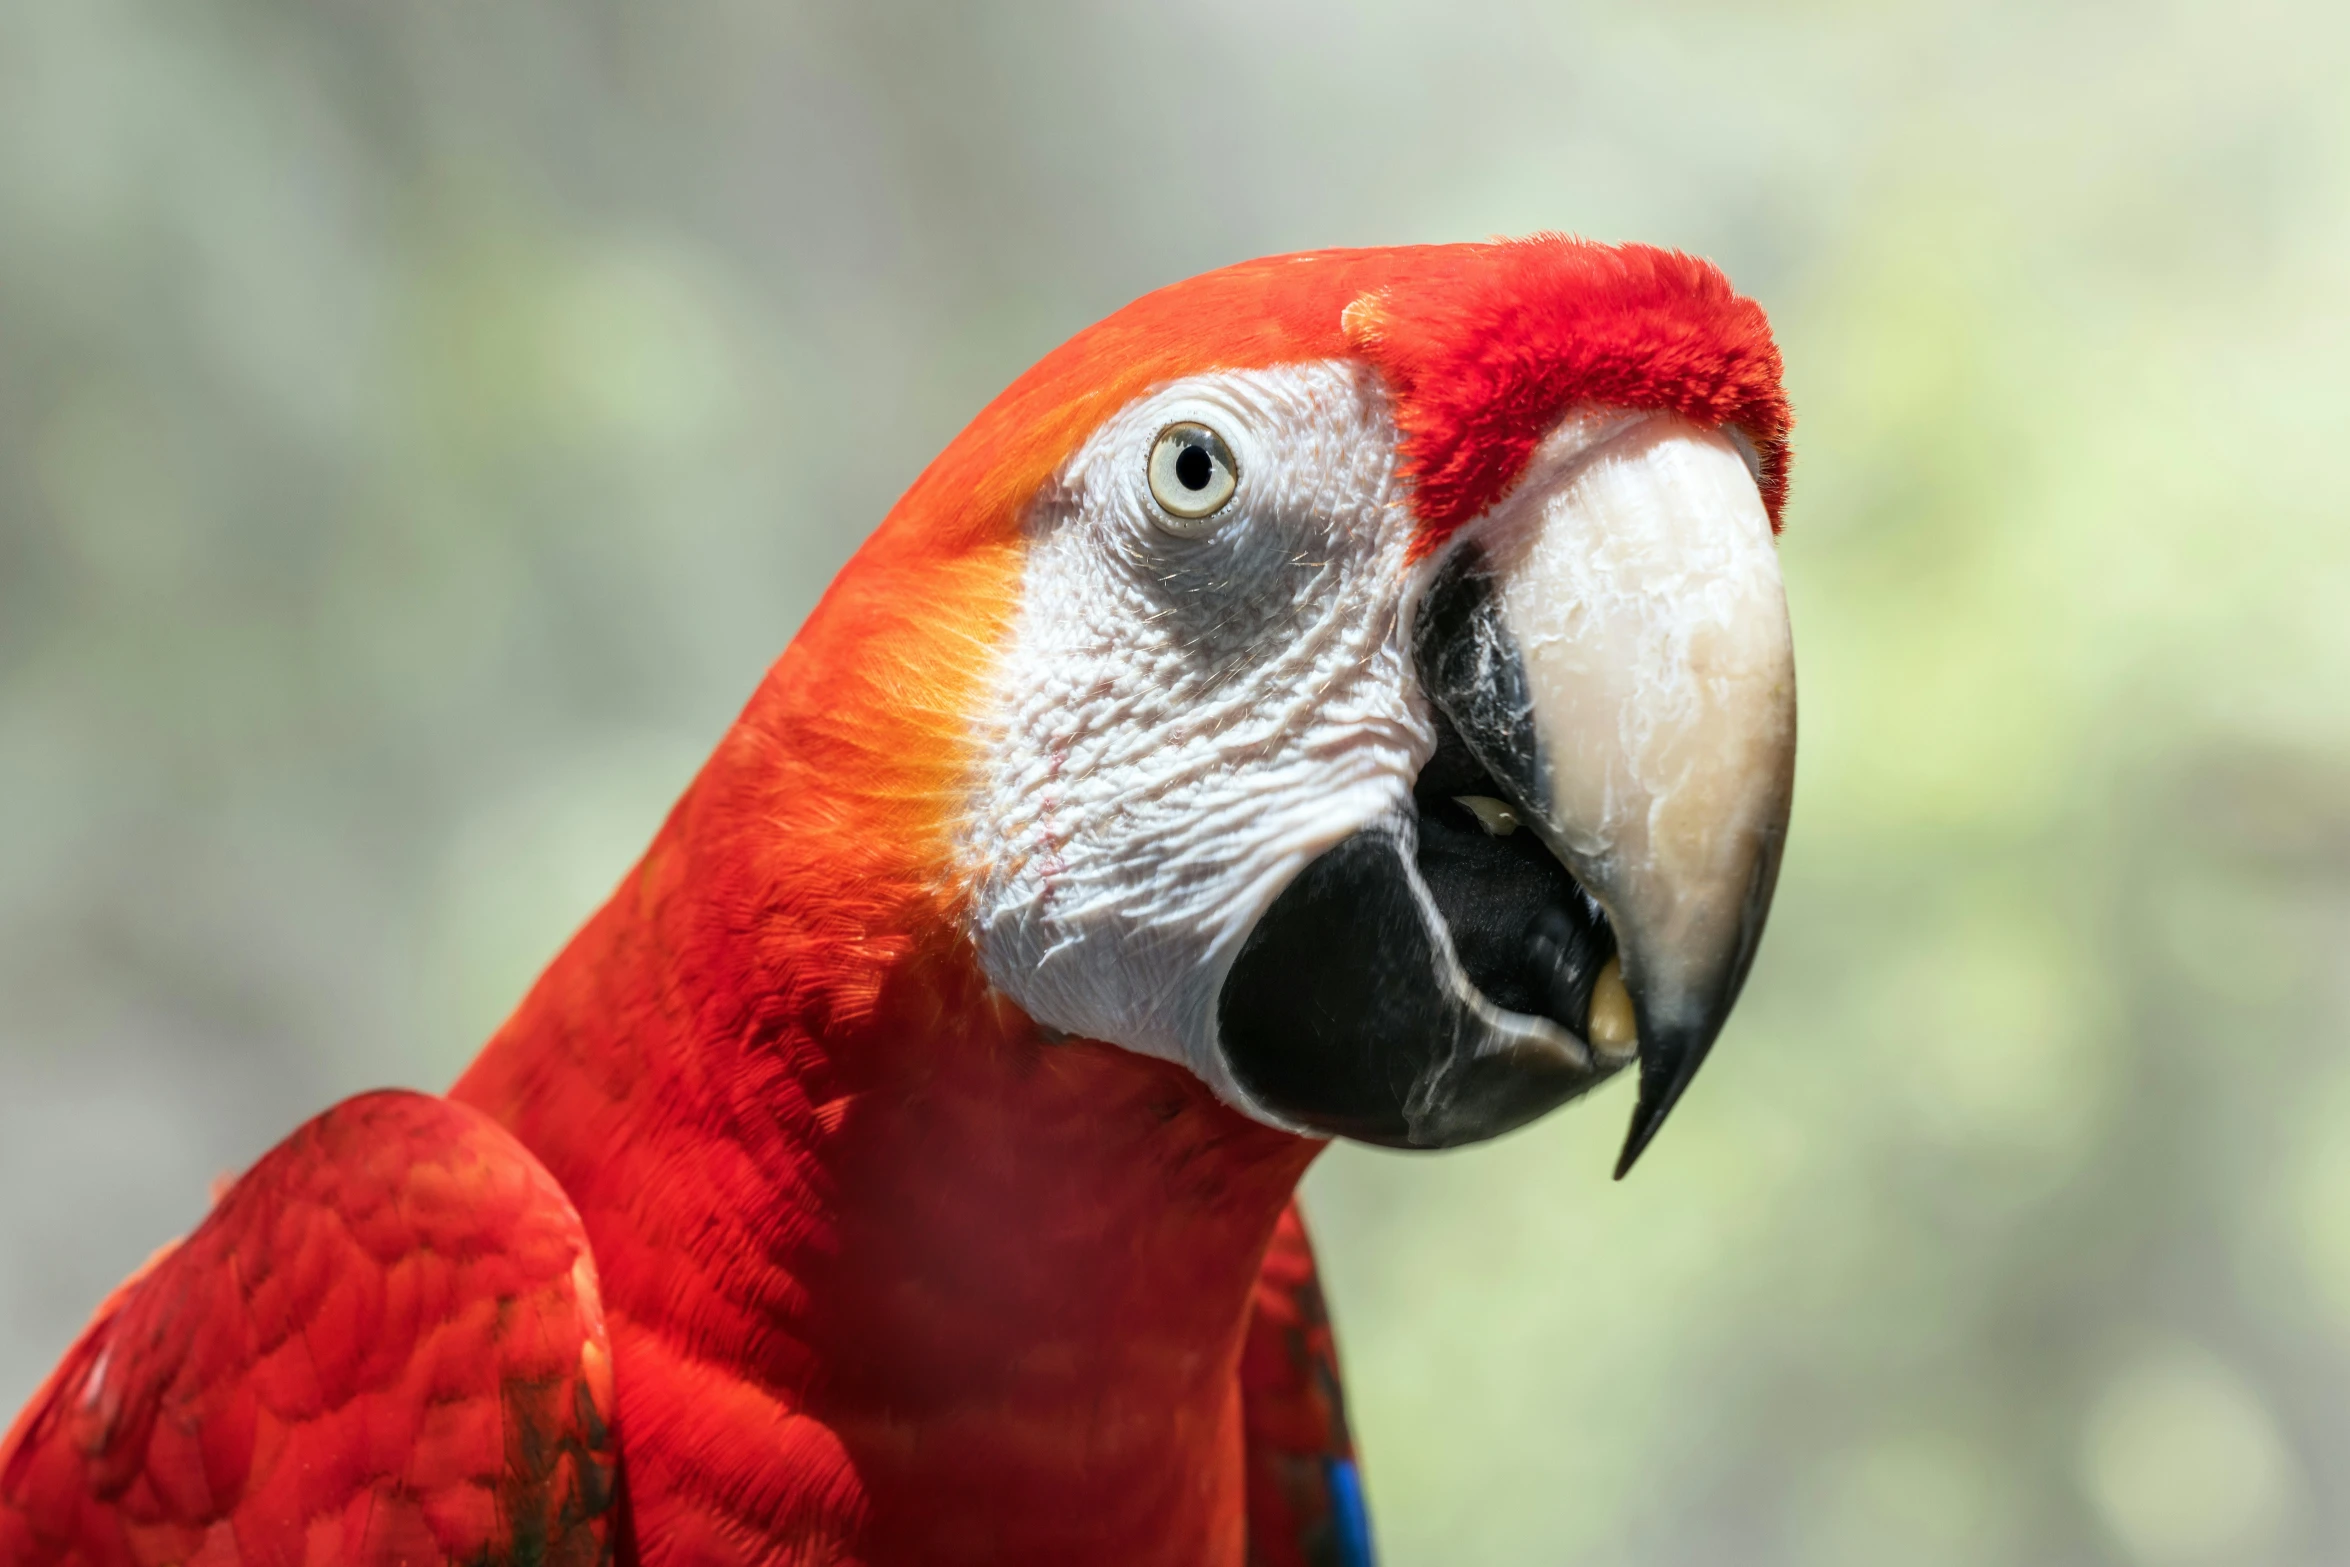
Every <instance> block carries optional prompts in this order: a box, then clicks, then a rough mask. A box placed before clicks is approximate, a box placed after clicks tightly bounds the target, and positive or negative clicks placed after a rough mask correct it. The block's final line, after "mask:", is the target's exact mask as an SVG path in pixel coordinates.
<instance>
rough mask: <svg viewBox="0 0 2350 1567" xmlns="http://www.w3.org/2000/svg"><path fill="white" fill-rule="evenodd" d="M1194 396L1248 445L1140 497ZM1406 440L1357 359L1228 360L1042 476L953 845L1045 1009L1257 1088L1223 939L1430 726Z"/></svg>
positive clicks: (1033, 1005) (1382, 785) (989, 953)
mask: <svg viewBox="0 0 2350 1567" xmlns="http://www.w3.org/2000/svg"><path fill="white" fill-rule="evenodd" d="M1182 423H1192V424H1198V425H1204V426H1206V427H1207V428H1208V429H1210V430H1213V431H1214V432H1215V433H1216V434H1217V435H1218V436H1220V437H1221V438H1222V439H1223V441H1224V442H1225V443H1226V444H1227V446H1228V447H1229V448H1230V451H1231V454H1232V457H1233V459H1234V462H1235V465H1236V467H1237V469H1238V475H1239V480H1238V484H1237V486H1236V487H1235V489H1234V492H1233V495H1232V498H1231V499H1230V500H1229V501H1228V502H1226V503H1225V505H1224V506H1223V507H1222V508H1221V509H1220V510H1218V511H1217V512H1216V513H1215V514H1214V516H1213V517H1212V518H1209V519H1203V520H1192V519H1184V518H1171V517H1170V514H1168V513H1167V512H1166V511H1165V510H1164V509H1163V508H1162V507H1160V506H1159V504H1158V503H1157V502H1156V501H1154V500H1153V498H1152V494H1151V489H1150V484H1149V477H1148V470H1149V465H1150V456H1151V452H1152V448H1153V446H1154V444H1155V443H1156V441H1157V439H1158V437H1159V435H1160V433H1161V432H1162V431H1165V430H1167V429H1168V428H1169V427H1170V426H1174V425H1177V424H1182ZM1395 447H1396V438H1395V430H1394V426H1393V423H1392V421H1391V420H1390V418H1389V416H1388V412H1387V405H1386V398H1385V395H1384V393H1383V392H1382V391H1381V389H1380V387H1379V384H1378V381H1377V378H1376V377H1375V376H1374V375H1373V374H1372V373H1371V372H1369V371H1367V370H1365V369H1363V368H1361V367H1359V366H1355V365H1351V364H1347V363H1344V362H1324V363H1318V364H1308V365H1297V366H1288V367H1282V368H1276V369H1270V370H1253V371H1232V372H1226V373H1222V374H1217V375H1208V376H1200V377H1195V378H1192V379H1189V380H1185V381H1181V382H1178V383H1175V384H1174V385H1171V386H1168V387H1166V388H1164V389H1162V390H1161V391H1159V392H1157V393H1154V394H1153V395H1151V396H1148V397H1145V398H1142V399H1140V400H1139V401H1137V402H1136V403H1134V404H1132V405H1130V406H1129V407H1127V408H1126V409H1124V410H1122V411H1121V412H1120V413H1119V414H1117V415H1116V416H1114V417H1113V418H1112V419H1111V420H1109V421H1108V423H1106V424H1105V425H1104V426H1103V427H1102V428H1101V429H1099V430H1097V431H1096V432H1095V433H1094V435H1093V437H1092V438H1091V439H1090V440H1088V441H1087V442H1086V444H1085V446H1084V447H1083V448H1082V449H1081V450H1080V451H1079V452H1078V453H1077V454H1076V456H1075V457H1073V458H1072V459H1071V460H1070V461H1069V463H1068V464H1067V465H1066V467H1065V468H1064V469H1063V471H1062V472H1061V474H1060V475H1059V476H1058V478H1057V481H1056V482H1055V484H1054V485H1053V486H1052V487H1050V488H1049V489H1048V490H1047V491H1046V493H1045V494H1044V495H1043V496H1042V497H1041V498H1040V500H1039V502H1038V503H1037V506H1036V509H1035V511H1034V513H1033V514H1032V516H1031V518H1030V521H1029V526H1030V528H1031V530H1032V535H1033V537H1032V543H1031V545H1030V549H1029V555H1028V561H1027V567H1026V575H1025V581H1024V586H1023V594H1022V600H1021V608H1020V611H1019V614H1018V616H1017V617H1016V622H1015V625H1014V628H1013V631H1012V635H1011V640H1010V644H1009V646H1008V647H1007V648H1006V650H1005V652H1004V655H1003V658H1002V661H1001V663H1000V665H999V666H998V670H997V675H996V681H995V690H994V699H993V704H992V713H993V718H992V721H991V722H990V723H989V725H988V727H987V728H986V729H985V730H984V731H983V735H982V748H981V755H980V762H979V768H978V776H977V780H976V796H977V797H976V798H975V799H974V801H973V804H972V810H971V814H970V818H969V820H970V823H971V825H970V828H969V829H968V830H967V832H966V834H965V837H964V840H963V844H962V848H963V853H964V855H965V863H966V865H967V867H968V869H969V874H970V876H971V883H972V887H973V899H972V931H973V937H974V939H975V941H976V943H977V945H978V950H979V957H980V963H981V966H982V968H983V969H984V971H985V972H986V974H987V976H988V978H989V980H990V981H991V982H992V983H993V984H994V985H995V986H996V987H997V988H998V989H999V990H1001V991H1003V992H1004V993H1005V994H1006V995H1007V996H1009V997H1010V998H1011V999H1012V1000H1013V1001H1014V1002H1016V1003H1018V1004H1019V1006H1020V1007H1021V1008H1022V1009H1023V1010H1025V1011H1026V1012H1027V1013H1028V1014H1029V1016H1031V1017H1033V1018H1034V1019H1036V1021H1037V1022H1039V1023H1041V1024H1044V1025H1046V1026H1047V1027H1050V1028H1054V1029H1059V1030H1061V1031H1063V1032H1065V1033H1070V1034H1075V1035H1081V1036H1084V1037H1087V1038H1093V1039H1103V1040H1108V1041H1110V1042H1112V1043H1116V1044H1120V1045H1124V1046H1126V1047H1127V1048H1129V1049H1132V1050H1137V1051H1141V1052H1143V1053H1146V1054H1149V1055H1155V1056H1162V1057H1165V1058H1167V1059H1169V1060H1173V1061H1179V1062H1181V1063H1183V1064H1184V1065H1186V1066H1188V1067H1190V1068H1191V1070H1192V1071H1193V1072H1195V1073H1197V1074H1198V1075H1199V1076H1200V1077H1201V1078H1202V1079H1204V1080H1205V1081H1206V1082H1207V1083H1208V1084H1209V1086H1210V1087H1212V1088H1214V1089H1215V1090H1216V1091H1217V1093H1218V1094H1220V1095H1222V1096H1223V1097H1224V1098H1226V1099H1227V1100H1229V1101H1231V1102H1233V1103H1236V1104H1245V1102H1246V1101H1245V1096H1244V1095H1243V1094H1242V1093H1241V1092H1240V1090H1239V1089H1238V1088H1237V1086H1236V1085H1235V1084H1234V1083H1233V1082H1232V1081H1231V1077H1230V1072H1229V1069H1228V1068H1227V1066H1226V1065H1225V1063H1224V1061H1223V1058H1222V1054H1221V1052H1220V1051H1219V1050H1218V1049H1217V1046H1216V1023H1215V1011H1216V998H1217V993H1218V991H1219V989H1220V988H1221V987H1222V985H1223V982H1224V976H1225V975H1226V973H1227V972H1228V971H1229V970H1230V968H1231V966H1232V960H1233V958H1234V957H1235V955H1236V954H1237V953H1238V951H1239V948H1240V945H1241V943H1242V942H1243V941H1244V940H1245V939H1246V938H1247V936H1248V933H1249V930H1250V928H1251V927H1252V926H1253V925H1254V923H1255V922H1256V919H1257V917H1258V916H1259V915H1260V914H1261V913H1262V912H1263V911H1264V910H1265V908H1266V907H1267V906H1268V905H1270V904H1271V903H1272V901H1273V899H1274V898H1275V897H1277V896H1278V895H1279V894H1280V892H1281V890H1282V889H1283V888H1284V887H1285V886H1287V885H1288V883H1289V882H1290V880H1291V879H1292V878H1293V877H1294V876H1295V875H1296V874H1297V873H1298V872H1299V871H1300V870H1301V869H1303V868H1304V866H1305V865H1307V864H1308V863H1309V862H1310V861H1312V860H1313V859H1314V858H1315V857H1316V856H1317V855H1319V854H1320V853H1321V852H1322V851H1323V850H1325V849H1327V848H1329V847H1330V846H1331V845H1332V844H1334V843H1336V842H1338V841H1339V840H1340V839H1342V838H1344V837H1346V836H1347V835H1348V834H1350V833H1352V832H1354V831H1355V830H1356V829H1358V828H1360V827H1363V826H1366V825H1368V824H1370V823H1372V822H1375V821H1379V820H1381V819H1383V818H1396V817H1400V816H1408V814H1409V810H1410V797H1411V786H1412V780H1413V778H1414V777H1416V776H1417V774H1418V772H1419V768H1420V765H1421V763H1422V762H1424V761H1425V760H1426V758H1427V756H1428V754H1429V752H1430V750H1431V749H1432V748H1433V747H1434V744H1435V736H1434V731H1433V729H1432V727H1431V725H1430V722H1429V719H1428V717H1427V716H1426V707H1425V704H1424V703H1422V702H1421V701H1420V699H1419V698H1418V697H1417V695H1416V692H1415V690H1414V682H1413V680H1412V678H1411V671H1410V654H1409V652H1408V650H1407V647H1406V640H1405V636H1404V632H1403V627H1402V626H1401V624H1400V610H1399V606H1400V605H1401V603H1402V601H1403V598H1404V595H1405V586H1406V581H1407V577H1408V576H1409V575H1410V572H1409V568H1408V567H1407V565H1406V555H1407V553H1408V551H1409V548H1410V544H1411V538H1412V531H1413V521H1412V517H1411V513H1410V509H1409V507H1408V505H1407V504H1406V501H1405V498H1404V492H1403V489H1402V486H1401V484H1400V482H1399V479H1398V476H1397V475H1396V473H1395V469H1394V464H1395ZM1365 957H1366V959H1367V960H1375V955H1373V954H1365Z"/></svg>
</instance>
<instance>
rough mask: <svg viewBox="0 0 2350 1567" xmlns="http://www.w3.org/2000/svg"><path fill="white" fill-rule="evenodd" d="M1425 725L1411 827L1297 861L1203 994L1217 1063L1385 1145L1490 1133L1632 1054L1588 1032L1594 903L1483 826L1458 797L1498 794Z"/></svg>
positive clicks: (1439, 1144) (1531, 854)
mask: <svg viewBox="0 0 2350 1567" xmlns="http://www.w3.org/2000/svg"><path fill="white" fill-rule="evenodd" d="M1438 731H1439V739H1438V744H1437V749H1436V754H1435V755H1434V756H1433V757H1431V758H1430V759H1429V761H1428V763H1427V765H1426V766H1425V767H1424V768H1423V769H1422V770H1421V774H1420V779H1419V783H1418V786H1417V788H1416V789H1415V791H1414V798H1413V804H1414V807H1415V812H1414V816H1413V818H1412V819H1411V820H1409V821H1397V822H1393V823H1387V824H1382V825H1380V826H1378V827H1373V828H1369V829H1366V830H1364V831H1362V832H1358V833H1355V834H1353V835H1352V836H1350V837H1348V838H1346V839H1344V840H1342V841H1341V842H1339V843H1338V844H1336V845H1334V846H1333V847H1332V848H1330V849H1329V850H1327V851H1326V852H1325V853H1323V854H1322V855H1321V856H1320V857H1319V858H1318V859H1316V860H1315V861H1314V862H1313V863H1312V864H1310V865H1308V866H1307V867H1306V869H1305V870H1304V871H1303V872H1302V873H1301V874H1300V875H1299V876H1298V877H1297V879H1296V880H1295V881H1293V882H1291V883H1290V885H1289V886H1288V888H1287V889H1285V890H1284V891H1283V892H1282V894H1281V895H1280V897H1278V898H1276V899H1275V900H1274V902H1273V905H1272V907H1271V908H1269V909H1267V910H1266V912H1265V914H1264V915H1263V917H1261V918H1260V919H1259V920H1258V922H1257V925H1256V928H1255V929H1254V930H1253V931H1252V932H1251V933H1250V936H1249V939H1248V941H1247V943H1246V944H1245V945H1244V946H1243V947H1242V949H1241V953H1240V956H1239V958H1238V959H1237V960H1236V961H1235V962H1234V964H1233V966H1232V971H1231V973H1230V975H1229V976H1228V977H1227V978H1226V980H1225V982H1224V988H1223V992H1222V994H1221V997H1220V998H1219V1002H1218V1022H1219V1024H1220V1027H1221V1032H1222V1038H1223V1045H1224V1051H1225V1056H1226V1059H1227V1060H1228V1061H1230V1063H1231V1064H1232V1068H1233V1072H1234V1075H1235V1076H1236V1077H1237V1078H1238V1079H1239V1081H1240V1083H1241V1085H1242V1086H1243V1087H1244V1088H1246V1089H1247V1090H1248V1092H1249V1093H1250V1094H1252V1095H1253V1096H1255V1098H1256V1099H1257V1101H1258V1102H1259V1103H1260V1104H1262V1105H1264V1106H1265V1107H1266V1108H1267V1109H1269V1110H1272V1111H1273V1112H1275V1113H1276V1114H1278V1115H1280V1116H1282V1117H1283V1118H1284V1119H1287V1120H1289V1121H1291V1122H1292V1123H1294V1124H1296V1125H1299V1126H1302V1127H1306V1128H1309V1129H1311V1130H1314V1131H1318V1132H1324V1133H1329V1134H1333V1135H1337V1136H1343V1137H1352V1138H1355V1139H1357V1140H1358V1141H1363V1142H1371V1143H1379V1144H1384V1145H1386V1146H1389V1147H1399V1148H1444V1147H1451V1146H1454V1145H1456V1144H1459V1143H1469V1142H1477V1141H1480V1140H1482V1139H1484V1138H1488V1137H1494V1136H1497V1135H1499V1134H1500V1133H1503V1132H1506V1131H1509V1130H1511V1129H1512V1128H1514V1127H1518V1126H1522V1125H1524V1124H1525V1123H1526V1122H1528V1121H1531V1120H1533V1119H1534V1118H1536V1117H1537V1116H1539V1115H1541V1114H1543V1113H1544V1112H1545V1111H1547V1110H1550V1109H1553V1108H1555V1107H1556V1106H1558V1105H1560V1104H1562V1103H1564V1102H1565V1101H1567V1100H1569V1099H1572V1098H1574V1097H1575V1096H1576V1095H1578V1094H1581V1093H1584V1092H1586V1091H1588V1090H1589V1089H1590V1088H1592V1087H1593V1086H1595V1085H1596V1084H1598V1083H1600V1082H1602V1081H1604V1080H1605V1079H1606V1078H1607V1077H1608V1076H1609V1075H1611V1074H1612V1073H1613V1072H1614V1071H1615V1070H1616V1069H1617V1068H1619V1067H1621V1066H1623V1065H1624V1064H1626V1062H1627V1060H1628V1059H1629V1058H1628V1057H1627V1056H1621V1055H1617V1056H1610V1055H1605V1054H1601V1053H1599V1052H1595V1051H1593V1050H1592V1049H1591V1048H1590V1047H1589V1046H1588V1045H1586V1044H1585V1043H1584V1036H1585V1033H1586V1025H1587V1019H1588V1016H1589V1012H1590V1007H1591V997H1592V990H1593V987H1594V985H1595V983H1596V981H1597V980H1598V978H1599V975H1600V973H1601V970H1602V969H1603V968H1604V967H1605V966H1606V964H1607V962H1608V960H1609V959H1610V958H1611V957H1613V956H1614V955H1615V938H1614V935H1613V933H1612V932H1611V931H1610V929H1609V927H1608V923H1607V916H1606V914H1605V913H1604V912H1602V910H1601V909H1600V906H1599V904H1598V902H1597V901H1596V900H1594V899H1593V898H1592V897H1591V896H1590V894H1589V893H1587V892H1585V891H1584V889H1583V888H1582V886H1581V885H1580V884H1579V883H1578V882H1576V880H1575V878H1574V877H1573V876H1572V875H1571V874H1569V872H1568V871H1567V869H1566V867H1565V866H1564V865H1561V864H1560V863H1559V861H1558V860H1557V858H1556V857H1555V856H1553V855H1552V854H1551V853H1550V851H1549V850H1548V849H1546V848H1544V847H1543V845H1542V842H1541V840H1540V839H1539V838H1537V837H1536V836H1535V835H1534V834H1533V833H1532V832H1529V831H1523V830H1519V831H1512V832H1506V833H1497V832H1495V831H1494V830H1493V828H1492V826H1491V825H1489V823H1488V820H1487V819H1486V818H1484V817H1481V816H1480V815H1479V814H1478V811H1477V810H1476V809H1475V808H1474V807H1472V806H1470V805H1466V804H1463V803H1462V802H1463V801H1464V800H1471V801H1499V800H1501V799H1502V798H1503V793H1502V785H1501V784H1500V782H1499V781H1498V780H1496V779H1495V778H1494V777H1493V776H1492V775H1491V774H1490V773H1488V772H1487V771H1486V770H1485V769H1484V768H1483V767H1482V766H1481V765H1480V764H1479V763H1478V762H1477V760H1476V758H1475V757H1473V756H1472V755H1471V754H1470V753H1469V750H1468V748H1467V747H1466V746H1465V745H1464V744H1463V743H1462V742H1461V739H1460V736H1459V735H1458V733H1457V732H1456V731H1455V730H1454V729H1453V726H1452V724H1451V723H1450V721H1449V720H1445V719H1442V718H1441V717H1440V718H1439V720H1438Z"/></svg>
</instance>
